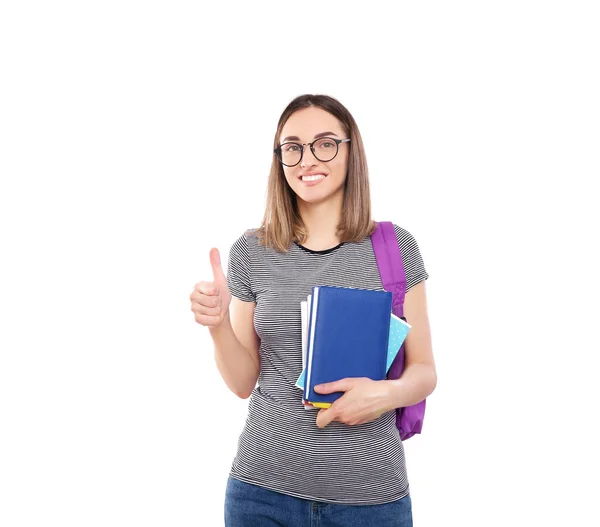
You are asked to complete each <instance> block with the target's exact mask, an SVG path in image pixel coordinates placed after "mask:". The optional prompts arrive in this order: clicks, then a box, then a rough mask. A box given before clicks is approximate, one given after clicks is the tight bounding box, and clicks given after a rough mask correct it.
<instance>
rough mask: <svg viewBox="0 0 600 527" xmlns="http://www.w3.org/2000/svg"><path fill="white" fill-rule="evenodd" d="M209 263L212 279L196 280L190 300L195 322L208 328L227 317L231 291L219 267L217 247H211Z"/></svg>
mask: <svg viewBox="0 0 600 527" xmlns="http://www.w3.org/2000/svg"><path fill="white" fill-rule="evenodd" d="M210 264H211V266H212V271H213V281H212V282H198V283H197V284H196V285H195V286H194V290H193V291H192V294H191V295H190V300H191V302H192V312H193V313H194V317H195V318H196V322H198V324H201V325H203V326H206V327H208V328H217V327H219V326H220V325H221V324H222V323H223V321H224V320H225V318H227V315H228V313H229V304H230V303H231V293H230V292H229V287H228V285H227V277H226V276H225V273H224V272H223V268H222V267H221V257H220V256H219V250H218V249H211V251H210Z"/></svg>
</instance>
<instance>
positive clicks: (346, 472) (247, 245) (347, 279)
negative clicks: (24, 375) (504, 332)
mask: <svg viewBox="0 0 600 527" xmlns="http://www.w3.org/2000/svg"><path fill="white" fill-rule="evenodd" d="M394 227H395V230H396V236H397V238H398V243H399V246H400V250H401V252H402V257H403V260H404V267H405V271H406V281H407V290H408V289H410V288H411V287H413V286H414V285H416V284H417V283H419V282H421V281H422V280H426V279H427V278H428V274H427V272H426V270H425V267H424V264H423V259H422V257H421V254H420V252H419V248H418V245H417V243H416V241H415V239H414V238H413V236H412V235H411V234H410V233H409V232H408V231H406V230H404V229H403V228H401V227H398V226H397V225H394ZM227 280H228V284H229V289H230V290H231V293H232V295H234V296H235V297H237V298H239V299H240V300H243V301H246V302H256V310H255V314H254V327H255V330H256V333H257V335H258V336H259V338H260V349H259V352H260V363H261V371H260V376H259V378H258V383H257V386H256V388H255V389H254V391H253V392H252V395H251V396H250V399H249V403H248V417H247V419H246V424H245V426H244V429H243V431H242V433H241V436H240V439H239V445H238V451H237V454H236V456H235V459H234V461H233V464H232V468H231V476H232V477H234V478H237V479H240V480H242V481H245V482H247V483H253V484H256V485H260V486H262V487H265V488H268V489H271V490H274V491H278V492H282V493H284V494H289V495H292V496H297V497H300V498H306V499H312V500H319V501H324V502H332V503H345V504H378V503H387V502H390V501H393V500H396V499H399V498H402V497H404V496H405V495H406V494H408V492H409V485H408V478H407V474H406V466H405V461H404V449H403V446H402V441H401V440H400V437H399V434H398V430H397V429H396V425H395V414H394V412H387V413H385V414H383V415H382V416H380V417H379V418H377V419H376V420H374V421H372V422H370V423H365V424H362V425H355V426H349V425H345V424H343V423H339V422H337V421H334V422H332V423H331V424H329V425H328V426H327V427H325V428H323V429H319V428H318V427H317V425H316V415H317V411H316V410H314V409H311V410H306V409H305V408H304V407H303V405H302V391H301V390H300V389H298V388H297V387H296V386H295V383H296V380H297V379H298V376H299V375H300V373H301V372H302V338H301V318H300V302H301V301H302V300H306V297H307V295H309V294H311V292H312V287H313V286H316V285H328V286H338V287H358V288H363V289H375V290H382V289H383V287H382V284H381V278H380V277H379V272H378V270H377V262H376V260H375V255H374V253H373V246H372V244H371V239H370V237H367V238H365V239H364V240H363V241H362V242H359V243H342V244H340V245H338V246H337V247H334V248H332V249H329V250H327V251H311V250H309V249H306V248H304V247H302V246H300V245H298V244H296V243H293V244H292V245H291V247H290V250H289V252H288V253H285V254H284V253H278V252H277V251H275V250H274V249H266V248H265V247H263V246H261V245H259V244H258V240H257V238H256V236H255V235H254V234H253V233H252V232H251V231H247V232H246V233H245V234H244V235H242V236H241V237H240V238H239V239H238V240H236V241H235V243H234V244H233V245H232V247H231V250H230V253H229V264H228V270H227ZM408 322H410V320H409V321H408Z"/></svg>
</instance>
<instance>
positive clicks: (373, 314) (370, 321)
mask: <svg viewBox="0 0 600 527" xmlns="http://www.w3.org/2000/svg"><path fill="white" fill-rule="evenodd" d="M391 312H392V293H390V292H389V291H373V290H368V289H356V288H345V287H330V286H317V287H313V290H312V302H311V312H310V315H309V330H308V352H307V364H306V383H305V386H304V399H305V400H307V401H310V402H311V403H332V402H333V401H335V400H336V399H338V398H339V397H340V396H341V395H342V393H341V392H336V393H332V394H318V393H316V392H315V391H314V389H313V388H314V386H315V385H317V384H321V383H324V382H331V381H337V380H339V379H343V378H345V377H368V378H370V379H373V380H376V381H378V380H384V379H385V378H386V372H387V354H388V339H389V333H390V314H391Z"/></svg>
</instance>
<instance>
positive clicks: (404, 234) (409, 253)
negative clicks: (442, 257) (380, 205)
mask: <svg viewBox="0 0 600 527" xmlns="http://www.w3.org/2000/svg"><path fill="white" fill-rule="evenodd" d="M394 230H395V231H396V238H397V239H398V246H399V247H400V254H402V263H403V264H404V272H405V273H406V290H407V291H408V290H409V289H410V288H411V287H414V286H415V285H417V284H418V283H419V282H422V281H423V280H427V279H428V278H429V274H428V273H427V271H426V270H425V263H424V262H423V257H422V256H421V251H420V250H419V246H418V245H417V241H416V240H415V238H414V236H413V235H412V234H411V233H410V232H408V231H407V230H405V229H403V228H402V227H399V226H398V225H396V224H394Z"/></svg>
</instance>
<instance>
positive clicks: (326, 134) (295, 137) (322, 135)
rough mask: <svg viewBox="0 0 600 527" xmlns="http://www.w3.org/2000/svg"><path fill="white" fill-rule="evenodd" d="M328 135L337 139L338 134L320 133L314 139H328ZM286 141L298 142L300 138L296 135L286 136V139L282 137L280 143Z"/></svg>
mask: <svg viewBox="0 0 600 527" xmlns="http://www.w3.org/2000/svg"><path fill="white" fill-rule="evenodd" d="M330 135H335V136H336V137H338V134H336V133H335V132H320V133H318V134H316V135H315V137H314V138H315V139H320V138H321V137H329V136H330ZM286 141H300V138H299V137H298V136H297V135H288V136H287V137H284V138H283V141H281V142H282V143H285V142H286Z"/></svg>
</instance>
